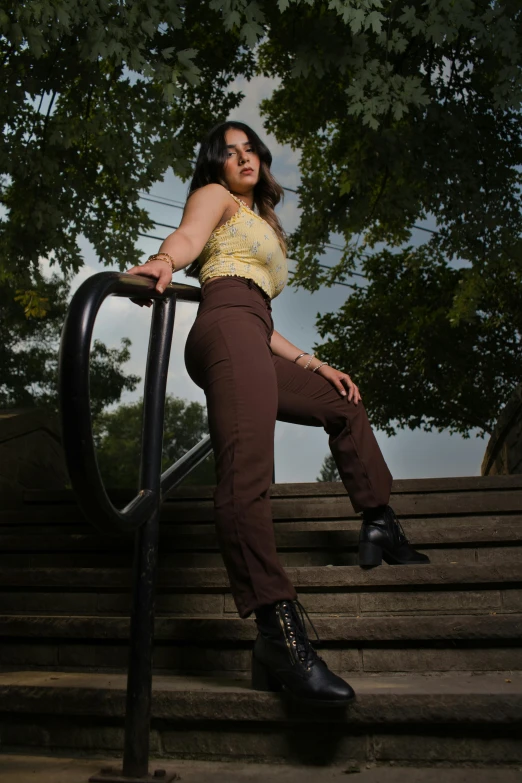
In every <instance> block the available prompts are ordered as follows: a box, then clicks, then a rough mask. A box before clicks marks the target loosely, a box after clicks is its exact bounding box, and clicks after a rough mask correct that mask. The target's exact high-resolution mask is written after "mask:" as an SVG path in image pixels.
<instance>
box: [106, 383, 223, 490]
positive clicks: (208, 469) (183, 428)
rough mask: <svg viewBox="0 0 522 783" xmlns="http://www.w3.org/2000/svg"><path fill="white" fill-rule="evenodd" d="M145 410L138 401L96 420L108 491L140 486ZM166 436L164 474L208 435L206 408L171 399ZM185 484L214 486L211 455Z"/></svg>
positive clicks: (167, 401) (122, 406) (167, 403)
mask: <svg viewBox="0 0 522 783" xmlns="http://www.w3.org/2000/svg"><path fill="white" fill-rule="evenodd" d="M142 407H143V400H139V401H138V402H134V403H129V404H125V405H120V406H119V407H118V408H116V409H115V410H113V411H105V412H103V413H102V414H100V415H99V416H98V417H97V418H96V419H95V424H94V435H95V442H96V446H97V457H98V464H99V467H100V470H101V474H102V477H103V480H104V482H105V485H106V486H108V487H132V488H136V487H137V486H138V472H139V462H140V444H141V418H142ZM163 433H164V434H163V454H162V470H166V469H167V468H168V467H170V466H171V465H172V464H173V463H174V462H176V461H177V460H178V459H180V457H182V456H183V455H184V454H186V452H187V451H188V450H189V449H191V448H192V447H193V446H195V445H196V444H197V443H198V442H199V441H200V440H201V439H202V438H203V437H204V436H205V435H206V434H207V433H208V425H207V417H206V411H205V409H204V407H203V406H202V405H200V404H199V403H198V402H190V403H187V402H186V400H181V399H179V398H177V397H173V396H172V395H168V396H167V399H166V404H165V424H164V430H163ZM184 483H185V484H214V483H215V473H214V459H213V457H212V455H211V456H210V457H208V458H207V459H206V460H205V461H204V462H203V463H201V464H200V465H198V467H197V468H196V469H195V470H194V472H193V473H191V474H190V475H189V476H188V478H187V479H186V480H185V482H184Z"/></svg>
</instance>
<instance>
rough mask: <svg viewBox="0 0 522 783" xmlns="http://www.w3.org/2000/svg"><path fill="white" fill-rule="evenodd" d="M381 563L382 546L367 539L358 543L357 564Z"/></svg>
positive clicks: (375, 564) (372, 564) (376, 564)
mask: <svg viewBox="0 0 522 783" xmlns="http://www.w3.org/2000/svg"><path fill="white" fill-rule="evenodd" d="M381 563H382V548H381V547H380V546H377V545H376V544H370V543H369V542H368V541H367V542H365V543H363V544H359V565H360V566H378V565H381Z"/></svg>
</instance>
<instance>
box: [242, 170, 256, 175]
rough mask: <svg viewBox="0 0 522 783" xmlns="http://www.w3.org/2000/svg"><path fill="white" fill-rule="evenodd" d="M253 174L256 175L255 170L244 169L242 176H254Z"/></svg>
mask: <svg viewBox="0 0 522 783" xmlns="http://www.w3.org/2000/svg"><path fill="white" fill-rule="evenodd" d="M253 173H254V169H243V170H242V171H241V174H253Z"/></svg>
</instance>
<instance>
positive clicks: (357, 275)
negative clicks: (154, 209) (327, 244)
mask: <svg viewBox="0 0 522 783" xmlns="http://www.w3.org/2000/svg"><path fill="white" fill-rule="evenodd" d="M157 225H158V226H161V225H162V224H161V223H157ZM169 228H171V226H169ZM173 228H176V226H173ZM138 236H140V237H145V239H155V240H157V241H159V242H162V241H163V239H164V237H156V236H154V235H153V234H142V233H141V232H138ZM287 260H288V261H293V260H294V259H293V258H289V259H287ZM318 266H320V267H322V268H323V269H332V267H331V266H327V265H326V264H318ZM350 277H362V278H363V279H364V280H366V277H365V276H364V275H362V274H361V273H360V272H351V273H350ZM334 285H342V286H344V287H345V288H357V286H355V285H350V284H349V283H341V282H338V281H337V282H335V283H334Z"/></svg>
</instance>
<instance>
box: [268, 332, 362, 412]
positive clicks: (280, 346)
mask: <svg viewBox="0 0 522 783" xmlns="http://www.w3.org/2000/svg"><path fill="white" fill-rule="evenodd" d="M270 348H271V349H272V353H274V354H275V355H276V356H281V357H282V358H283V359H288V360H289V361H291V362H294V361H295V363H296V364H298V365H300V366H301V367H303V368H306V369H307V370H310V371H311V372H314V371H315V372H316V373H317V375H322V376H323V378H326V380H327V381H329V382H330V383H331V384H332V386H335V388H336V389H337V391H338V392H339V394H340V395H341V396H342V397H346V389H345V387H346V388H347V389H348V400H350V401H353V402H354V403H355V404H356V405H357V403H358V402H359V400H360V399H361V394H360V392H359V389H358V388H357V386H356V385H355V383H354V382H353V381H352V379H351V378H350V376H349V375H347V374H346V373H345V372H341V371H340V370H336V369H335V368H334V367H330V366H329V365H328V364H323V363H322V362H321V361H320V360H319V359H316V358H315V356H314V357H313V359H312V360H311V361H310V356H311V355H310V354H309V353H305V352H304V351H301V349H300V348H297V347H296V346H295V345H293V344H292V343H291V342H290V341H289V340H287V339H286V337H283V335H282V334H279V332H276V331H274V332H273V334H272V339H271V340H270ZM300 354H303V355H302V356H300ZM298 356H299V358H297V357H298ZM321 365H323V366H322V367H321Z"/></svg>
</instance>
